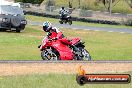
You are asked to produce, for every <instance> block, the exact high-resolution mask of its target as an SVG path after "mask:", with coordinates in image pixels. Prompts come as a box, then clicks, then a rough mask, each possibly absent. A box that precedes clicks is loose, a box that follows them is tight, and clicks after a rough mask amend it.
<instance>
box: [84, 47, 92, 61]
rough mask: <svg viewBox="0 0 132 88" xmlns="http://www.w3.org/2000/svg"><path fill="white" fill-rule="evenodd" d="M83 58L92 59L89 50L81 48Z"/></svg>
mask: <svg viewBox="0 0 132 88" xmlns="http://www.w3.org/2000/svg"><path fill="white" fill-rule="evenodd" d="M82 55H83V60H89V61H90V60H92V58H91V56H90V54H89V52H88V51H87V50H86V49H82Z"/></svg>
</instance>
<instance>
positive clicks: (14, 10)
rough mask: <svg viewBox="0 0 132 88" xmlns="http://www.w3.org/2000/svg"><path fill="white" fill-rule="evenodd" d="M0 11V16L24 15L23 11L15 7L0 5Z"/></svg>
mask: <svg viewBox="0 0 132 88" xmlns="http://www.w3.org/2000/svg"><path fill="white" fill-rule="evenodd" d="M0 11H1V12H0V13H1V14H11V15H24V13H23V10H22V9H21V8H19V7H17V6H11V5H1V6H0Z"/></svg>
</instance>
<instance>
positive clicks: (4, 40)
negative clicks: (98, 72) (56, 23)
mask: <svg viewBox="0 0 132 88" xmlns="http://www.w3.org/2000/svg"><path fill="white" fill-rule="evenodd" d="M60 30H62V32H63V33H64V35H65V36H67V37H68V38H70V37H80V38H81V39H82V40H83V41H85V45H86V49H87V50H88V51H89V52H90V54H91V56H92V58H93V60H132V35H131V34H121V33H109V32H94V31H86V30H72V29H60ZM45 35H46V33H44V32H43V31H42V28H41V27H40V26H29V25H28V26H27V27H26V29H25V31H24V32H22V33H15V32H0V60H41V57H40V51H39V49H38V48H37V47H38V45H40V44H41V40H42V38H43V36H45Z"/></svg>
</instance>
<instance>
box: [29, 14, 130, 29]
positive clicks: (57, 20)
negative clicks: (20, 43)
mask: <svg viewBox="0 0 132 88" xmlns="http://www.w3.org/2000/svg"><path fill="white" fill-rule="evenodd" d="M26 18H27V19H28V20H31V21H36V22H44V21H49V22H52V23H59V19H54V18H47V17H41V16H33V15H26ZM73 24H75V25H81V26H82V25H83V26H95V27H110V28H132V27H131V26H124V25H108V24H95V23H87V22H79V21H73Z"/></svg>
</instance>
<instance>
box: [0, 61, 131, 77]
mask: <svg viewBox="0 0 132 88" xmlns="http://www.w3.org/2000/svg"><path fill="white" fill-rule="evenodd" d="M80 65H82V67H83V68H84V69H85V70H86V72H87V73H122V72H129V71H132V63H19V64H18V63H11V64H10V63H5V64H3V63H2V64H0V76H7V75H26V74H38V73H39V74H47V73H59V74H74V73H77V69H78V67H79V66H80Z"/></svg>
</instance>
